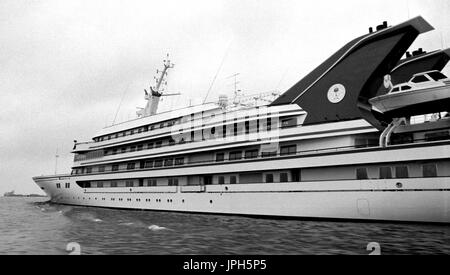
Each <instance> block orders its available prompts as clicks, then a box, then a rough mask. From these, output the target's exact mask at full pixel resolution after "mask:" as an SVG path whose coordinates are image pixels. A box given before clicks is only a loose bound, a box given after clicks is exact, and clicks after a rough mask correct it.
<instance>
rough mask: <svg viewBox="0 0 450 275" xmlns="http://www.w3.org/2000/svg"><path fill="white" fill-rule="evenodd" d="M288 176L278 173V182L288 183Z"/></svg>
mask: <svg viewBox="0 0 450 275" xmlns="http://www.w3.org/2000/svg"><path fill="white" fill-rule="evenodd" d="M288 181H289V176H288V173H280V182H288Z"/></svg>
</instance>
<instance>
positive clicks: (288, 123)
mask: <svg viewBox="0 0 450 275" xmlns="http://www.w3.org/2000/svg"><path fill="white" fill-rule="evenodd" d="M268 115H270V114H268ZM212 117H214V114H213V115H212ZM246 119H249V117H246ZM193 120H194V114H191V121H193ZM271 120H272V119H271V118H267V124H266V125H267V126H266V127H267V130H268V131H270V130H271V128H272V126H271V125H272V122H271ZM180 122H181V118H177V119H173V120H169V121H166V122H160V123H157V124H152V125H146V126H142V127H138V128H134V129H130V130H126V131H122V132H118V133H114V134H110V135H105V136H101V137H98V138H94V141H95V142H100V141H104V140H111V139H116V138H120V137H124V136H129V135H134V134H140V133H143V132H148V131H152V130H155V129H162V128H165V127H172V126H173V125H175V124H179V123H180ZM224 123H225V121H224ZM259 124H260V122H259V120H257V128H258V130H259ZM296 124H297V119H296V118H295V117H290V118H285V119H282V120H281V127H282V128H285V127H293V126H296ZM224 127H225V126H224ZM213 129H214V130H215V127H213ZM211 132H213V130H212V131H211ZM224 132H226V130H225V131H224ZM245 132H246V134H248V133H249V132H250V122H249V121H248V120H247V121H245ZM212 134H214V133H212ZM234 135H237V123H235V124H234Z"/></svg>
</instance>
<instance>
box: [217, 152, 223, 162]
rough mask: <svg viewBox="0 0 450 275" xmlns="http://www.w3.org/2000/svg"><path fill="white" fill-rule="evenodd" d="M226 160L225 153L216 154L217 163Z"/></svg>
mask: <svg viewBox="0 0 450 275" xmlns="http://www.w3.org/2000/svg"><path fill="white" fill-rule="evenodd" d="M224 160H225V154H224V153H217V154H216V161H224Z"/></svg>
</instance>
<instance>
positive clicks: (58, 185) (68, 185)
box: [56, 182, 70, 189]
mask: <svg viewBox="0 0 450 275" xmlns="http://www.w3.org/2000/svg"><path fill="white" fill-rule="evenodd" d="M56 188H57V189H61V183H57V184H56ZM64 188H66V189H68V188H70V182H66V183H64Z"/></svg>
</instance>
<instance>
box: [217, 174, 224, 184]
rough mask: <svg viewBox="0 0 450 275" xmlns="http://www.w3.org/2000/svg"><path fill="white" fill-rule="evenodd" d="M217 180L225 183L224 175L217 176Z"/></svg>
mask: <svg viewBox="0 0 450 275" xmlns="http://www.w3.org/2000/svg"><path fill="white" fill-rule="evenodd" d="M218 180H219V184H225V177H224V176H219V178H218Z"/></svg>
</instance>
